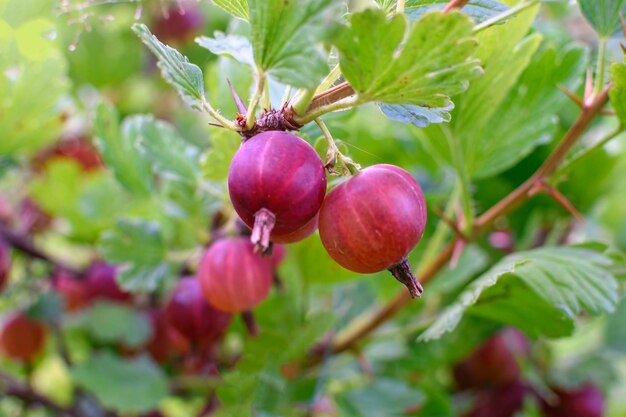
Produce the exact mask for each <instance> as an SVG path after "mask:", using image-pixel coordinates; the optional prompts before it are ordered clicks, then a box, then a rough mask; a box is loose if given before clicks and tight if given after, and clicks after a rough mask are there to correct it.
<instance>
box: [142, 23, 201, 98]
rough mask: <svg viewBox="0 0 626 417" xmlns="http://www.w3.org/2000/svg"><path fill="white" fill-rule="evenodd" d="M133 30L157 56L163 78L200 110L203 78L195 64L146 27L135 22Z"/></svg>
mask: <svg viewBox="0 0 626 417" xmlns="http://www.w3.org/2000/svg"><path fill="white" fill-rule="evenodd" d="M133 31H134V32H135V33H136V34H137V36H139V38H140V39H141V40H142V42H143V43H144V44H145V45H146V46H147V47H148V48H149V49H150V50H151V51H152V53H153V54H154V55H155V56H156V57H157V60H158V63H157V65H158V67H159V68H160V69H161V74H163V78H165V81H167V82H168V83H169V84H170V85H172V86H173V87H174V88H175V89H176V91H178V94H180V96H181V97H182V99H183V100H184V101H185V103H187V105H188V106H190V107H191V108H193V109H196V110H202V108H203V105H204V101H205V98H204V79H203V76H202V71H201V70H200V68H198V66H197V65H195V64H192V63H190V62H189V59H188V58H187V57H185V56H183V55H182V54H181V53H180V52H178V51H177V50H176V49H174V48H171V47H169V46H167V45H165V44H163V43H162V42H160V41H159V40H158V39H157V38H156V36H154V35H153V34H152V33H151V32H150V30H149V29H148V27H147V26H146V25H143V24H138V23H135V24H134V25H133Z"/></svg>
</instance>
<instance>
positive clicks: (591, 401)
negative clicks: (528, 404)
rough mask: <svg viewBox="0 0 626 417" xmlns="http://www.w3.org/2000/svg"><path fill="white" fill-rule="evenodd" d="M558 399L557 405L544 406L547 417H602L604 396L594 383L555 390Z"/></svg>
mask: <svg viewBox="0 0 626 417" xmlns="http://www.w3.org/2000/svg"><path fill="white" fill-rule="evenodd" d="M554 393H555V394H556V395H557V397H558V399H557V401H556V403H555V404H545V403H544V404H543V412H544V413H545V415H546V417H574V416H576V417H602V416H604V395H602V392H601V391H600V390H599V389H598V387H596V386H595V385H594V384H592V383H587V384H585V385H583V386H581V387H579V388H576V389H563V388H557V389H554Z"/></svg>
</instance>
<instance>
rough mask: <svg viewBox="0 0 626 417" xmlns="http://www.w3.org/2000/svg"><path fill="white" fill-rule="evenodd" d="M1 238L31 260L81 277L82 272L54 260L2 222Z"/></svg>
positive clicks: (0, 225) (24, 236)
mask: <svg viewBox="0 0 626 417" xmlns="http://www.w3.org/2000/svg"><path fill="white" fill-rule="evenodd" d="M0 237H2V238H3V239H4V240H5V241H6V242H7V243H8V244H9V245H11V246H13V247H14V248H15V249H17V250H19V251H20V252H22V253H24V254H26V255H28V256H30V257H31V258H35V259H39V260H42V261H44V262H47V263H49V264H50V265H52V266H53V267H54V268H55V269H62V270H64V271H67V272H69V273H71V274H73V275H76V276H79V275H81V272H80V271H78V270H77V269H75V268H74V267H72V266H69V265H67V264H66V263H64V262H62V261H60V260H58V259H54V258H53V257H52V256H50V255H48V254H47V253H45V252H44V251H42V250H41V249H39V248H38V247H36V246H35V244H34V243H33V242H32V240H31V239H30V238H29V237H28V236H26V235H23V234H21V233H18V232H15V231H13V230H11V229H10V228H9V227H8V226H7V225H6V224H4V223H1V222H0Z"/></svg>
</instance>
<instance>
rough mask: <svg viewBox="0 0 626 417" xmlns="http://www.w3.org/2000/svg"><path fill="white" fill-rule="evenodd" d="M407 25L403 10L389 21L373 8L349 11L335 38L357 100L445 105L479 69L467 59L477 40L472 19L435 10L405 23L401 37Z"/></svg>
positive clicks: (347, 77) (470, 58) (343, 67)
mask: <svg viewBox="0 0 626 417" xmlns="http://www.w3.org/2000/svg"><path fill="white" fill-rule="evenodd" d="M406 28H407V22H406V19H405V18H404V16H402V15H396V16H394V17H392V18H391V19H389V20H388V19H387V17H386V15H385V13H384V12H382V11H381V10H376V9H367V10H365V11H363V12H361V13H357V14H354V15H352V18H351V27H344V28H343V29H342V30H341V32H340V35H339V37H338V39H337V40H336V46H337V48H338V49H339V62H340V65H341V70H342V72H343V74H344V76H345V78H346V80H348V82H349V83H350V85H351V86H352V87H353V88H354V89H355V91H356V92H357V94H358V98H359V100H360V101H380V102H383V103H388V104H412V105H416V106H422V107H431V108H432V107H435V108H441V107H449V106H450V105H451V101H450V96H451V95H454V94H458V93H460V92H462V91H464V90H465V89H467V87H468V85H469V80H471V79H474V78H476V77H478V76H479V75H480V74H481V70H480V67H479V66H478V62H477V61H476V60H474V59H473V58H472V54H473V53H474V51H475V49H476V45H477V44H476V41H475V39H473V38H472V31H473V24H472V22H471V20H470V19H469V18H468V17H466V16H464V15H462V14H460V13H458V12H454V13H449V14H446V15H443V14H441V13H438V12H434V13H428V14H426V15H425V16H424V17H423V18H421V19H420V20H419V21H417V22H415V23H413V24H409V25H408V28H409V30H408V34H407V35H406V39H405V30H406ZM403 40H404V41H403ZM401 42H403V46H402V49H401V50H400V51H398V52H396V50H397V49H398V48H399V47H400V43H401ZM425 51H427V52H425Z"/></svg>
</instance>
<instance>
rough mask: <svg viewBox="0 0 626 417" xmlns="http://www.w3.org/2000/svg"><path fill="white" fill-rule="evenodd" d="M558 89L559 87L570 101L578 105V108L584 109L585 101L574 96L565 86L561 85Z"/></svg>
mask: <svg viewBox="0 0 626 417" xmlns="http://www.w3.org/2000/svg"><path fill="white" fill-rule="evenodd" d="M558 87H559V90H561V91H562V92H564V93H565V95H567V96H568V97H569V98H570V99H572V101H573V102H574V103H576V104H577V105H578V107H581V108H582V107H583V100H582V99H581V98H580V97H578V96H577V95H576V94H574V93H573V92H572V91H571V90H569V89H568V88H567V87H565V86H564V85H563V84H559V85H558Z"/></svg>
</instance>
